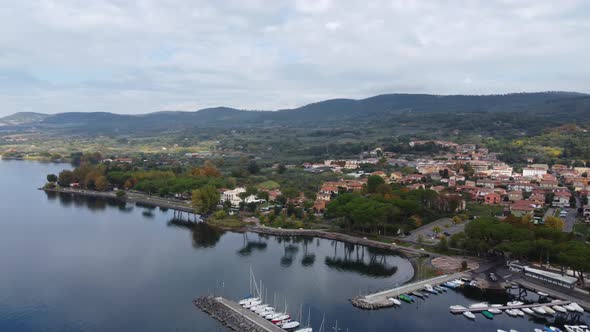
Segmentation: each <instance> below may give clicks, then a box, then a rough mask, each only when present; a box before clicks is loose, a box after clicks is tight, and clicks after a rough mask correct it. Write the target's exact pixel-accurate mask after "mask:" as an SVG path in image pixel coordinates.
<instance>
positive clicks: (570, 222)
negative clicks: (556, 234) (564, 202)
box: [563, 196, 582, 233]
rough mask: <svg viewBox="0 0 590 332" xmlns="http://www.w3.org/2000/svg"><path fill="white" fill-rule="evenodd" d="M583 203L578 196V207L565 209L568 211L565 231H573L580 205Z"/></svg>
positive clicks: (564, 226)
mask: <svg viewBox="0 0 590 332" xmlns="http://www.w3.org/2000/svg"><path fill="white" fill-rule="evenodd" d="M581 205H582V202H580V199H579V198H578V197H577V196H576V207H573V208H568V209H564V210H566V211H567V216H566V217H565V224H564V225H563V231H564V232H568V233H571V232H572V231H573V230H574V225H575V224H576V216H577V215H578V207H580V206H581Z"/></svg>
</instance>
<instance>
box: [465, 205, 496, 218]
mask: <svg viewBox="0 0 590 332" xmlns="http://www.w3.org/2000/svg"><path fill="white" fill-rule="evenodd" d="M467 211H469V214H470V215H473V216H478V217H484V216H496V215H498V214H500V213H501V212H502V207H501V206H497V205H484V204H479V203H475V202H469V203H467Z"/></svg>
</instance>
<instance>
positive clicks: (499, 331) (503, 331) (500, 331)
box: [496, 329, 508, 332]
mask: <svg viewBox="0 0 590 332" xmlns="http://www.w3.org/2000/svg"><path fill="white" fill-rule="evenodd" d="M496 331H497V332H508V331H506V330H500V329H497V330H496Z"/></svg>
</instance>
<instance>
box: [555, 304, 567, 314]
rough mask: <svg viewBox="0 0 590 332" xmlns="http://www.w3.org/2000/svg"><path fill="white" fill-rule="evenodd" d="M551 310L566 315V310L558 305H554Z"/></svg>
mask: <svg viewBox="0 0 590 332" xmlns="http://www.w3.org/2000/svg"><path fill="white" fill-rule="evenodd" d="M553 310H555V311H557V312H561V313H566V312H567V310H566V309H565V308H564V307H562V306H560V305H554V306H553Z"/></svg>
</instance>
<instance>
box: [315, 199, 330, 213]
mask: <svg viewBox="0 0 590 332" xmlns="http://www.w3.org/2000/svg"><path fill="white" fill-rule="evenodd" d="M327 204H328V201H323V200H316V201H315V202H314V203H313V210H314V211H315V212H316V213H324V211H325V210H326V205H327Z"/></svg>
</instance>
